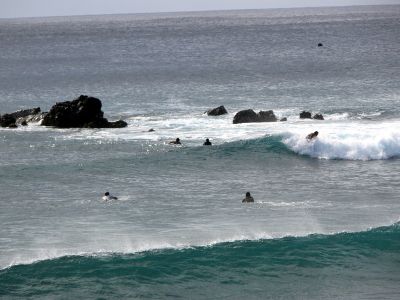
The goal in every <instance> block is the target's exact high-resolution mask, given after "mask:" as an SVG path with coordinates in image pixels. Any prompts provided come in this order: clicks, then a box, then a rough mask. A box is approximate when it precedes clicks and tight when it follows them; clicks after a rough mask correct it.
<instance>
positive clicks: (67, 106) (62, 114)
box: [42, 95, 128, 128]
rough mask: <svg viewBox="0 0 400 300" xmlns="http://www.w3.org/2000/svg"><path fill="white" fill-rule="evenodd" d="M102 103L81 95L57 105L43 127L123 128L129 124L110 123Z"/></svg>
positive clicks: (46, 117)
mask: <svg viewBox="0 0 400 300" xmlns="http://www.w3.org/2000/svg"><path fill="white" fill-rule="evenodd" d="M101 106H102V104H101V101H100V100H99V99H97V98H94V97H89V96H86V95H81V96H79V97H78V98H77V99H75V100H73V101H66V102H59V103H56V104H55V105H54V106H53V107H52V108H51V109H50V111H49V112H48V113H47V114H46V116H45V117H44V119H43V122H42V125H44V126H54V127H57V128H122V127H126V126H127V125H128V124H127V123H126V122H125V121H122V120H119V121H116V122H109V121H108V120H107V119H105V118H104V117H103V116H104V113H103V111H102V110H101Z"/></svg>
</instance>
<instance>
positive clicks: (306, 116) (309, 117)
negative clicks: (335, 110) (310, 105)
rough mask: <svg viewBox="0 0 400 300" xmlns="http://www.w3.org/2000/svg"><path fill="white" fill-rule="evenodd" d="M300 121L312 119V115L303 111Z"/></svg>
mask: <svg viewBox="0 0 400 300" xmlns="http://www.w3.org/2000/svg"><path fill="white" fill-rule="evenodd" d="M300 119H311V113H310V112H309V111H305V110H303V111H302V112H301V113H300Z"/></svg>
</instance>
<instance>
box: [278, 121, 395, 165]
mask: <svg viewBox="0 0 400 300" xmlns="http://www.w3.org/2000/svg"><path fill="white" fill-rule="evenodd" d="M398 128H400V123H399V122H386V123H379V124H370V123H344V124H340V125H335V124H330V125H329V124H324V126H321V128H320V129H319V135H318V138H316V139H315V140H313V141H310V142H309V141H307V140H306V139H305V136H306V134H307V132H305V131H302V132H299V131H295V132H290V133H288V135H287V137H286V138H284V140H283V142H284V143H285V144H286V145H287V146H288V147H289V148H290V149H291V150H293V151H294V152H296V153H299V154H302V155H309V156H311V157H316V158H323V159H349V160H374V159H388V158H392V157H397V156H400V132H399V131H398ZM316 129H317V128H316Z"/></svg>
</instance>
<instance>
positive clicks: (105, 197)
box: [103, 192, 118, 201]
mask: <svg viewBox="0 0 400 300" xmlns="http://www.w3.org/2000/svg"><path fill="white" fill-rule="evenodd" d="M103 200H104V201H111V200H118V198H117V197H115V196H112V195H110V193H109V192H105V193H104V196H103Z"/></svg>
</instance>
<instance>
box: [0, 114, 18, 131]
mask: <svg viewBox="0 0 400 300" xmlns="http://www.w3.org/2000/svg"><path fill="white" fill-rule="evenodd" d="M16 121H17V119H16V118H15V117H14V116H13V115H11V114H4V115H2V116H0V126H1V127H9V128H15V127H17V125H16V124H15V122H16Z"/></svg>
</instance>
